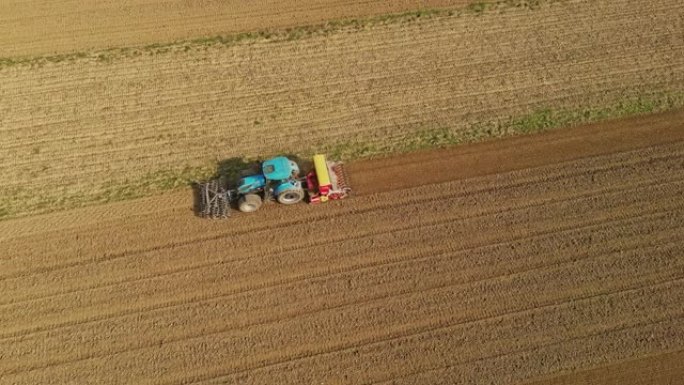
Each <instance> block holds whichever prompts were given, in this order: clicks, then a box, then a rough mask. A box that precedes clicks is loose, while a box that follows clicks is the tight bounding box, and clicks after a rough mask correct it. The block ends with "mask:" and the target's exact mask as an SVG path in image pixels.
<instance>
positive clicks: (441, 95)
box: [0, 0, 684, 216]
mask: <svg viewBox="0 0 684 385" xmlns="http://www.w3.org/2000/svg"><path fill="white" fill-rule="evenodd" d="M683 7H684V4H682V3H681V2H680V1H677V0H657V1H650V2H644V1H637V0H619V1H611V2H602V3H600V4H596V2H593V1H588V0H572V1H568V2H562V3H554V4H547V5H545V6H542V7H541V8H540V9H535V10H530V9H525V8H520V9H518V8H507V7H503V8H502V9H500V10H497V11H491V12H485V14H484V15H480V16H478V15H477V14H475V13H465V14H463V15H460V16H458V15H452V16H448V15H446V14H443V15H436V16H433V17H430V18H427V19H419V20H414V21H410V22H409V21H404V22H395V23H390V24H387V25H382V24H380V25H379V24H374V25H371V26H366V27H363V28H361V30H357V29H356V28H353V27H350V28H349V29H343V30H341V31H337V32H334V33H332V34H327V35H316V34H314V36H312V37H308V38H302V39H297V40H293V41H277V42H274V41H270V40H266V39H261V40H259V39H257V40H248V41H243V42H242V43H239V44H237V45H232V46H223V45H196V46H188V48H187V50H186V49H185V48H184V47H183V46H179V47H175V48H171V49H169V50H168V51H165V52H158V51H154V50H153V51H145V50H141V51H138V52H137V53H136V52H135V51H129V52H127V53H126V54H125V55H123V56H115V57H113V58H109V59H107V60H98V59H97V58H96V57H92V58H90V57H89V58H80V59H75V60H73V61H69V60H67V61H63V62H59V63H47V64H43V65H33V66H31V65H15V66H8V67H4V68H2V69H0V76H2V78H3V82H2V83H0V98H1V99H2V103H1V104H0V147H1V148H2V149H3V151H2V152H1V153H0V178H2V180H3V184H2V185H1V186H0V196H3V199H2V201H1V202H0V212H1V213H2V214H4V215H5V216H21V215H26V214H29V213H36V212H43V211H50V210H53V209H55V208H64V207H73V206H75V205H80V204H84V203H91V202H97V201H105V200H110V199H120V198H122V197H127V196H131V195H138V194H150V193H152V192H154V191H157V190H159V189H160V188H163V187H164V186H165V185H169V184H174V183H178V182H179V180H180V179H179V178H181V177H182V176H184V175H186V174H191V173H193V172H196V170H197V169H198V168H200V169H204V170H211V169H213V168H214V166H215V162H216V161H217V160H220V159H225V158H231V157H243V156H248V157H250V156H258V155H263V154H273V153H278V152H307V151H310V150H326V149H328V148H329V147H330V146H333V145H335V144H340V143H351V145H350V147H351V148H361V149H362V148H363V146H364V143H370V144H382V143H390V144H392V145H397V146H399V147H400V146H402V145H405V142H403V139H404V138H406V137H407V136H408V137H410V136H411V135H416V133H419V132H421V131H423V130H429V129H436V128H448V129H449V130H451V132H456V133H457V132H460V131H463V130H465V129H467V128H471V127H472V125H473V124H477V123H482V122H491V121H498V120H505V119H508V118H510V117H511V116H520V115H521V114H526V113H530V112H531V111H534V110H535V109H537V108H542V107H559V108H560V107H566V108H573V107H577V106H587V105H589V106H594V105H597V106H603V105H608V104H611V103H617V102H618V101H621V100H624V99H625V98H629V97H632V96H635V95H641V96H643V95H653V94H659V93H663V92H664V93H671V92H681V91H682V90H684V55H682V52H684V47H683V46H684V36H682V34H681V28H680V27H681V19H680V18H679V17H678V15H681V14H682V9H683ZM162 51H164V50H162ZM485 134H487V133H485ZM494 134H496V133H494ZM359 143H361V144H359ZM37 191H39V193H37Z"/></svg>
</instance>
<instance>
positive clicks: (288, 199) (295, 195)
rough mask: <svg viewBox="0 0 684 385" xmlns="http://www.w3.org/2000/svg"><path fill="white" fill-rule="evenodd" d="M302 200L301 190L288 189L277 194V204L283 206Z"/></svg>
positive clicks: (302, 192)
mask: <svg viewBox="0 0 684 385" xmlns="http://www.w3.org/2000/svg"><path fill="white" fill-rule="evenodd" d="M302 199H304V190H303V189H301V188H298V189H296V188H293V189H288V190H285V191H283V192H281V193H280V194H278V202H280V203H282V204H284V205H291V204H295V203H298V202H300V201H301V200H302Z"/></svg>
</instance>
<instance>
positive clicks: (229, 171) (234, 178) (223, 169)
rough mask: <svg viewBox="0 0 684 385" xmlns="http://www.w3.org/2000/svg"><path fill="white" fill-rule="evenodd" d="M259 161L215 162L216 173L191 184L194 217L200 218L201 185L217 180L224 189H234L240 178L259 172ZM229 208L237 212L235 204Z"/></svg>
mask: <svg viewBox="0 0 684 385" xmlns="http://www.w3.org/2000/svg"><path fill="white" fill-rule="evenodd" d="M260 165H261V161H260V160H246V159H244V158H238V157H234V158H227V159H222V160H220V161H218V162H216V171H215V172H214V174H212V175H211V176H210V177H209V178H207V180H203V181H194V182H192V183H191V187H192V196H193V204H192V211H193V213H194V214H195V216H198V217H202V216H203V215H202V212H203V207H202V184H203V183H207V182H209V181H212V180H217V181H218V183H219V185H220V186H221V187H223V188H225V189H231V188H235V187H236V186H237V184H238V181H239V180H240V178H241V177H243V176H246V175H250V174H257V173H259V172H261V166H260ZM230 207H231V209H233V210H237V202H231V203H230Z"/></svg>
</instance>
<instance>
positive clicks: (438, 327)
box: [164, 259, 684, 359]
mask: <svg viewBox="0 0 684 385" xmlns="http://www.w3.org/2000/svg"><path fill="white" fill-rule="evenodd" d="M675 260H676V259H675ZM680 270H681V267H680ZM683 271H684V270H683ZM681 273H682V271H680V277H679V278H676V280H678V281H680V282H679V283H680V284H681V283H682V282H681V280H682V277H684V275H681ZM545 282H550V281H549V280H545ZM620 291H622V290H620ZM682 293H684V291H683V292H682ZM598 295H602V294H595V293H594V294H592V295H591V297H596V296H598ZM673 302H674V304H675V305H673V306H674V308H675V309H676V311H679V312H681V309H680V307H679V306H676V303H677V301H676V300H675V301H673ZM381 306H382V305H381ZM403 306H406V305H403ZM551 306H555V305H551ZM400 307H402V306H400ZM424 307H425V304H423V305H420V306H412V307H409V308H415V309H418V308H420V311H424ZM483 313H485V314H484V316H485V317H486V318H483V319H482V320H486V319H489V318H492V317H494V316H493V315H492V314H490V313H487V312H483ZM516 313H519V312H516ZM338 322H342V321H338ZM445 323H446V322H445V321H444V319H442V320H440V321H439V322H434V321H431V322H427V324H428V325H431V326H429V327H428V328H427V329H426V330H422V329H421V328H420V327H418V330H417V331H416V330H412V331H411V332H410V333H409V334H407V335H404V333H393V332H383V334H384V333H387V334H388V335H389V336H390V337H389V339H391V340H393V339H397V338H406V337H408V336H411V335H415V334H423V333H428V332H433V331H436V330H443V329H448V328H451V327H453V326H454V325H450V324H447V325H445ZM340 326H342V325H340ZM400 329H402V330H403V326H402V327H400ZM412 329H414V328H412ZM350 332H351V333H352V334H351V335H354V336H356V334H355V333H357V331H356V330H352V331H350ZM257 334H258V333H257ZM396 334H400V336H399V337H398V336H397V335H396ZM285 335H290V334H289V333H285ZM265 339H266V340H270V339H269V338H265ZM363 341H364V342H363V345H368V344H375V343H377V342H378V341H375V340H370V341H369V340H367V339H363ZM300 343H301V341H297V343H296V344H297V345H299V344H300ZM168 345H169V344H164V346H165V347H167V346H168ZM319 345H320V344H316V343H314V344H311V345H310V346H312V347H318V346H319ZM249 346H251V345H249ZM354 346H361V345H354ZM348 348H349V347H342V348H339V349H338V350H347V349H348ZM181 351H184V350H181ZM266 351H269V352H270V351H271V350H268V349H267V350H266ZM327 353H329V352H325V353H316V354H314V355H318V354H327ZM309 356H310V355H307V356H306V357H309ZM306 357H304V358H306ZM300 358H302V357H297V358H296V359H300Z"/></svg>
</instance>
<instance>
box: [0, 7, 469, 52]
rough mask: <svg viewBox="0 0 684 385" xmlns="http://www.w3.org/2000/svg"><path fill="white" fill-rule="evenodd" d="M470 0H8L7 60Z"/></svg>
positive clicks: (0, 36) (0, 44) (0, 41)
mask: <svg viewBox="0 0 684 385" xmlns="http://www.w3.org/2000/svg"><path fill="white" fill-rule="evenodd" d="M468 3H469V1H467V0H418V1H416V0H412V1H409V0H390V1H387V0H307V1H301V0H260V1H244V0H222V1H216V0H193V1H188V0H169V1H164V2H160V1H149V0H129V1H116V0H100V1H81V0H53V1H45V0H3V1H2V2H0V57H6V56H34V55H42V54H62V53H69V52H80V51H89V50H92V49H103V48H112V47H130V46H135V45H145V44H158V43H165V42H171V41H176V40H184V39H193V38H197V37H200V36H214V35H220V34H227V33H235V32H247V31H259V30H263V29H268V28H283V27H295V26H300V25H309V24H313V23H320V22H325V21H328V20H331V19H342V18H356V17H364V16H374V15H383V14H387V13H396V12H406V11H414V10H417V9H426V8H445V7H462V6H464V5H466V4H468Z"/></svg>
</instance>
